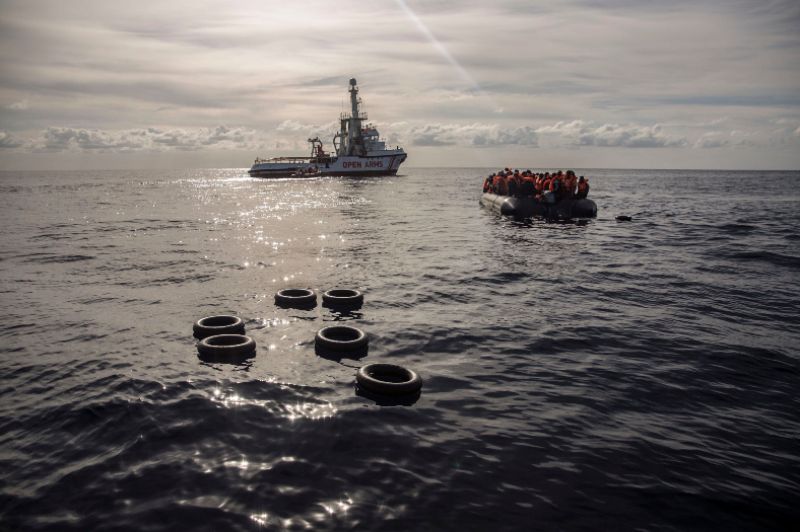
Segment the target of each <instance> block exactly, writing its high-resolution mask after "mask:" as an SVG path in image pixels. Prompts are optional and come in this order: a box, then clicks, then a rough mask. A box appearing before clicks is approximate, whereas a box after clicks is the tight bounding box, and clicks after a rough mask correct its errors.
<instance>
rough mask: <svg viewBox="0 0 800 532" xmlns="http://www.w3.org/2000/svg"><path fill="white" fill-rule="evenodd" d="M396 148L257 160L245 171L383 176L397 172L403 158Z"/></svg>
mask: <svg viewBox="0 0 800 532" xmlns="http://www.w3.org/2000/svg"><path fill="white" fill-rule="evenodd" d="M406 157H407V155H406V153H405V152H402V151H399V152H397V153H390V154H385V155H367V156H364V157H358V156H352V155H345V156H341V157H330V158H314V157H308V158H293V159H290V160H273V161H264V162H261V163H256V164H254V165H253V166H252V168H250V171H249V172H248V173H249V174H250V175H251V176H252V177H266V178H269V177H316V176H319V175H330V176H385V175H396V174H397V171H398V170H399V169H400V165H401V164H403V161H405V160H406Z"/></svg>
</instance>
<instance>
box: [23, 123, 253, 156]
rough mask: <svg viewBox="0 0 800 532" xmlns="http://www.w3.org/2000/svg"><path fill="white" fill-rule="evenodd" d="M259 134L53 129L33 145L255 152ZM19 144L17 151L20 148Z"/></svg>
mask: <svg viewBox="0 0 800 532" xmlns="http://www.w3.org/2000/svg"><path fill="white" fill-rule="evenodd" d="M258 138H259V134H258V133H257V132H256V131H254V130H251V129H247V128H242V127H233V128H232V127H228V126H217V127H213V128H168V129H164V128H155V127H151V128H145V129H129V130H120V131H104V130H99V129H80V128H70V127H49V128H47V129H46V130H44V131H42V132H41V133H40V134H39V135H38V137H35V138H33V139H32V140H31V142H30V148H31V149H32V151H40V152H51V153H53V152H67V151H97V152H123V153H124V152H139V151H141V152H145V151H169V150H179V151H196V150H201V149H205V148H209V147H214V148H227V149H238V150H249V149H255V148H256V147H257V146H258V145H259V143H258V142H257V140H258ZM20 146H22V144H21V143H17V144H16V145H15V146H13V147H20Z"/></svg>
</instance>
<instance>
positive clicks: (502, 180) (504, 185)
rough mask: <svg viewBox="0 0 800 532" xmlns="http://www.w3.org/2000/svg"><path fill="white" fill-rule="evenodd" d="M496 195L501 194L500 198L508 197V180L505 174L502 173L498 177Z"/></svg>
mask: <svg viewBox="0 0 800 532" xmlns="http://www.w3.org/2000/svg"><path fill="white" fill-rule="evenodd" d="M494 193H495V194H499V195H500V196H508V178H507V177H506V175H505V174H504V173H500V174H499V175H498V176H497V181H495V189H494Z"/></svg>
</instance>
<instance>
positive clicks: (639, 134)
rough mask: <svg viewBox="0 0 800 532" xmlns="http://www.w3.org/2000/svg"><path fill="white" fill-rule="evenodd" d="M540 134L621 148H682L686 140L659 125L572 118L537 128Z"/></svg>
mask: <svg viewBox="0 0 800 532" xmlns="http://www.w3.org/2000/svg"><path fill="white" fill-rule="evenodd" d="M536 132H537V133H540V134H542V135H549V136H551V137H555V138H556V139H557V141H558V140H560V141H563V142H566V143H567V144H568V145H573V146H598V147H606V148H608V147H624V148H681V147H685V146H686V145H687V144H688V142H687V140H686V139H685V138H683V137H673V136H670V135H667V134H666V133H664V131H663V130H662V128H661V126H660V125H659V124H654V125H652V126H639V125H635V124H623V125H621V124H602V125H595V124H594V123H592V122H584V121H583V120H573V121H571V122H557V123H555V124H553V125H551V126H543V127H540V128H538V129H537V130H536Z"/></svg>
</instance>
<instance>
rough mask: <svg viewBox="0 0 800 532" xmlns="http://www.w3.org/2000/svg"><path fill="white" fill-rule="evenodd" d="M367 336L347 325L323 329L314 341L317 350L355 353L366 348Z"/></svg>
mask: <svg viewBox="0 0 800 532" xmlns="http://www.w3.org/2000/svg"><path fill="white" fill-rule="evenodd" d="M367 342H368V340H367V335H366V334H364V331H362V330H361V329H357V328H356V327H350V326H348V325H332V326H330V327H323V328H322V329H320V330H319V331H318V332H317V337H316V339H315V343H316V346H317V347H318V348H322V349H327V350H330V351H355V350H357V349H364V348H365V347H366V346H367Z"/></svg>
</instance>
